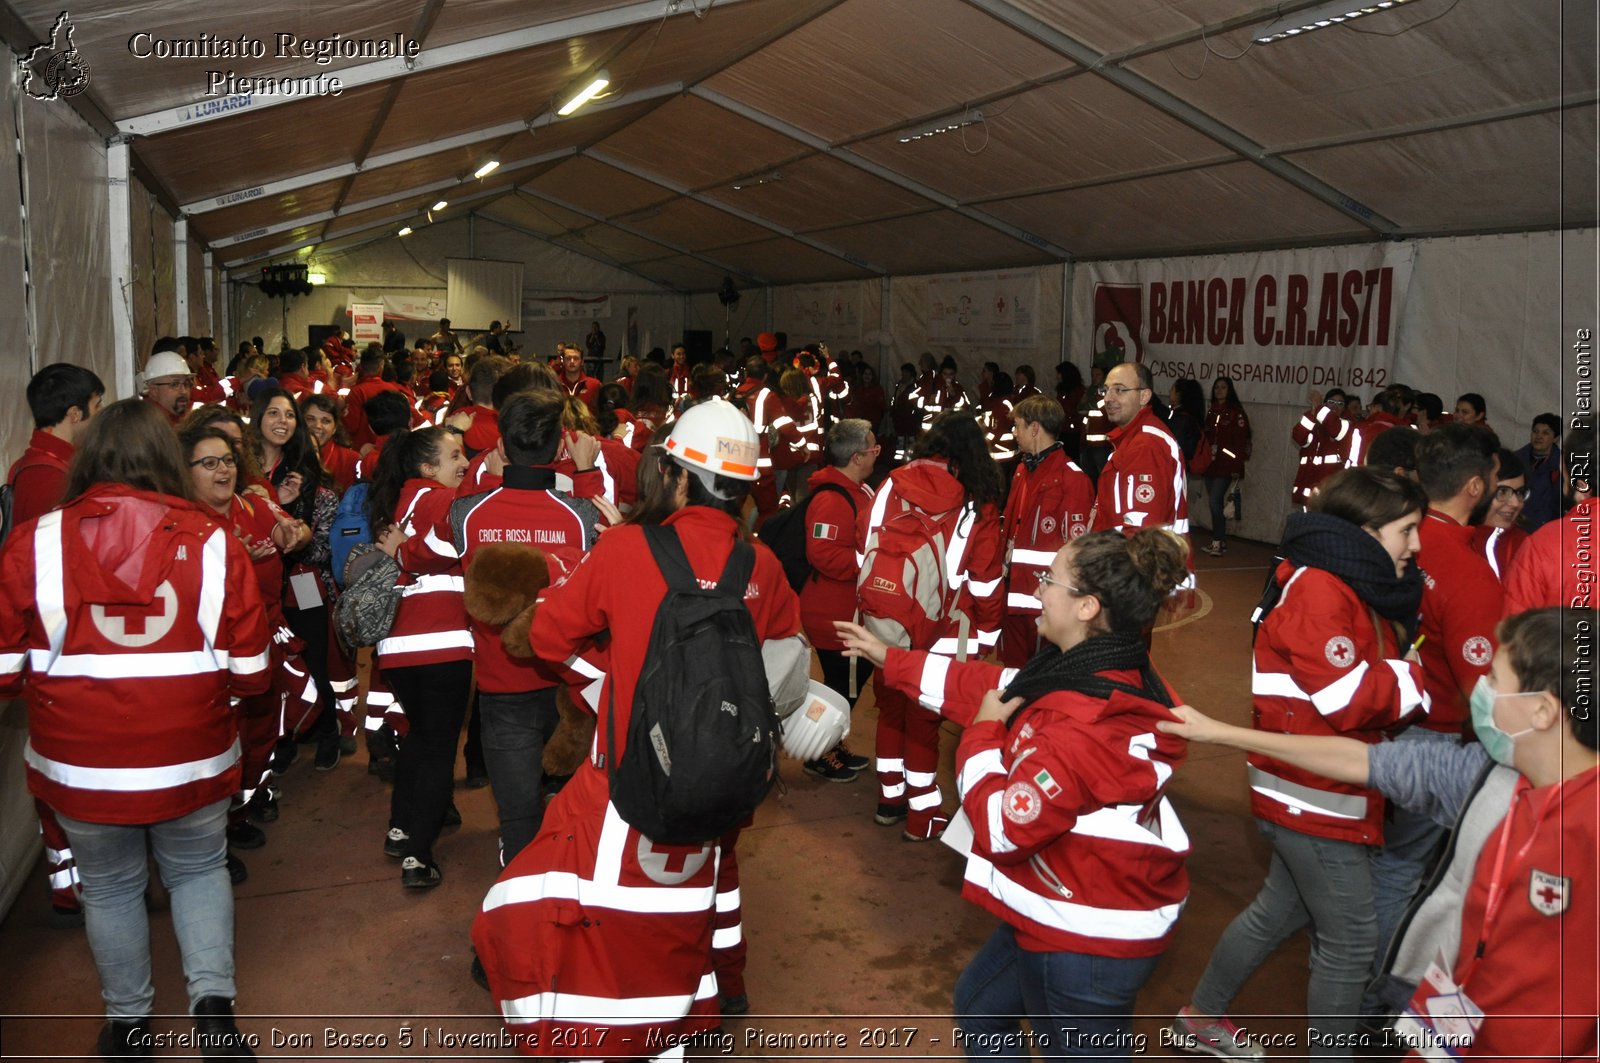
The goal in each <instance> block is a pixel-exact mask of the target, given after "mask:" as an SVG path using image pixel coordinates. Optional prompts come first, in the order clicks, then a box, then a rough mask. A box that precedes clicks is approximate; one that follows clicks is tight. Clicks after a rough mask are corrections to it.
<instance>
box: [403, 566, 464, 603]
mask: <svg viewBox="0 0 1600 1063" xmlns="http://www.w3.org/2000/svg"><path fill="white" fill-rule="evenodd" d="M466 590H467V581H466V579H465V578H463V577H461V576H447V575H444V574H443V573H437V572H435V573H432V574H430V575H426V576H418V577H416V582H415V583H412V584H410V585H409V586H407V587H405V588H403V589H402V590H401V591H400V594H401V597H405V598H409V597H411V596H412V595H415V594H443V593H447V592H451V591H453V592H455V593H456V594H465V593H466Z"/></svg>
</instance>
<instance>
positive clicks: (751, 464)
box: [667, 399, 761, 480]
mask: <svg viewBox="0 0 1600 1063" xmlns="http://www.w3.org/2000/svg"><path fill="white" fill-rule="evenodd" d="M667 453H668V454H671V455H672V456H673V457H674V458H676V459H677V460H678V461H680V462H682V463H683V464H684V465H689V466H693V467H694V468H696V469H704V470H705V471H706V472H709V473H715V474H716V475H718V476H727V477H730V478H732V479H735V480H755V479H757V478H758V474H757V472H756V459H757V458H758V457H759V456H760V454H761V447H760V445H759V444H757V442H756V429H755V425H753V424H751V423H750V419H749V418H748V417H746V416H745V415H744V414H742V413H740V412H739V411H738V410H736V409H734V407H733V405H732V404H731V403H729V402H728V401H727V400H725V399H710V400H708V401H706V402H702V403H700V404H699V405H698V406H691V407H689V408H688V409H687V410H684V411H683V413H682V414H680V415H679V416H678V420H677V422H676V423H675V424H673V426H672V434H671V435H670V436H668V437H667Z"/></svg>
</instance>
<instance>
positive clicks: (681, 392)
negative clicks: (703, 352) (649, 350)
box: [667, 365, 689, 404]
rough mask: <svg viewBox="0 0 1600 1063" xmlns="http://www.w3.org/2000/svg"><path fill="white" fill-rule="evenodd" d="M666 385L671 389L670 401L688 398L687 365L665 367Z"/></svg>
mask: <svg viewBox="0 0 1600 1063" xmlns="http://www.w3.org/2000/svg"><path fill="white" fill-rule="evenodd" d="M667 386H668V387H670V388H671V389H672V401H673V403H674V404H676V403H679V402H682V401H683V400H684V399H686V398H688V397H689V367H688V366H686V365H669V366H668V367H667Z"/></svg>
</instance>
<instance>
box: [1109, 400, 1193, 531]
mask: <svg viewBox="0 0 1600 1063" xmlns="http://www.w3.org/2000/svg"><path fill="white" fill-rule="evenodd" d="M1109 438H1110V440H1111V446H1112V448H1113V449H1112V451H1111V458H1110V460H1109V461H1107V462H1106V467H1105V468H1104V469H1102V470H1101V472H1100V484H1099V493H1098V494H1097V495H1096V497H1095V515H1094V520H1093V521H1091V522H1090V525H1089V530H1090V531H1104V530H1106V529H1108V528H1116V529H1117V530H1119V531H1121V532H1122V533H1123V534H1124V535H1132V534H1133V533H1134V532H1136V531H1138V530H1139V529H1141V528H1154V527H1158V526H1163V525H1164V526H1166V527H1169V528H1171V529H1172V530H1173V531H1175V532H1177V533H1178V534H1179V535H1187V534H1189V482H1188V477H1187V476H1186V474H1185V471H1184V463H1183V453H1182V452H1181V451H1180V450H1179V448H1178V441H1177V440H1176V439H1174V438H1173V436H1172V433H1171V432H1170V431H1168V430H1167V426H1166V425H1164V424H1162V423H1161V419H1160V418H1159V417H1157V416H1156V415H1155V413H1153V412H1152V411H1151V409H1150V407H1148V406H1146V407H1145V408H1144V409H1142V410H1140V411H1139V412H1138V414H1137V415H1136V416H1135V417H1134V419H1133V420H1131V421H1129V422H1128V423H1127V424H1125V425H1122V426H1121V427H1120V428H1113V429H1111V432H1110V435H1109Z"/></svg>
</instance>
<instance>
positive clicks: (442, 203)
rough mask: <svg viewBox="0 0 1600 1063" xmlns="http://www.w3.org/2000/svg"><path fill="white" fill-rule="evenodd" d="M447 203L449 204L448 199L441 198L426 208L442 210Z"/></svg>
mask: <svg viewBox="0 0 1600 1063" xmlns="http://www.w3.org/2000/svg"><path fill="white" fill-rule="evenodd" d="M449 205H450V201H449V200H448V199H441V200H439V202H437V203H435V204H434V205H433V206H431V207H429V208H428V209H429V210H443V209H444V208H446V207H448V206H449Z"/></svg>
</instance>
